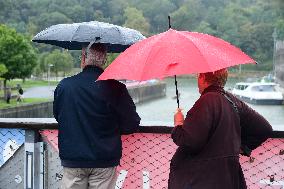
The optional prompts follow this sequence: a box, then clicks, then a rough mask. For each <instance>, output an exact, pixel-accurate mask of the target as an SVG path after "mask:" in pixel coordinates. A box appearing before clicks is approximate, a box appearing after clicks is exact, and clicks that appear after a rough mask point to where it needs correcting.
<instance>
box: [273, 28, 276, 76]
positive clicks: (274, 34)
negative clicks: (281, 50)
mask: <svg viewBox="0 0 284 189" xmlns="http://www.w3.org/2000/svg"><path fill="white" fill-rule="evenodd" d="M272 37H273V77H275V75H276V73H275V63H276V62H275V55H276V39H277V32H276V28H274V31H273V33H272Z"/></svg>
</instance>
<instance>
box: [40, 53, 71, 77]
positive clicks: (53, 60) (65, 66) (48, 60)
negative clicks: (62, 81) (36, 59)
mask: <svg viewBox="0 0 284 189" xmlns="http://www.w3.org/2000/svg"><path fill="white" fill-rule="evenodd" d="M73 64H74V63H73V58H72V56H71V55H70V53H68V51H64V52H60V51H59V50H54V51H52V52H51V53H50V54H48V55H47V56H46V57H45V58H44V67H45V69H48V67H50V69H51V71H53V72H54V73H55V75H56V77H57V76H58V73H59V72H63V75H64V76H65V74H66V73H69V72H70V71H71V70H72V68H73Z"/></svg>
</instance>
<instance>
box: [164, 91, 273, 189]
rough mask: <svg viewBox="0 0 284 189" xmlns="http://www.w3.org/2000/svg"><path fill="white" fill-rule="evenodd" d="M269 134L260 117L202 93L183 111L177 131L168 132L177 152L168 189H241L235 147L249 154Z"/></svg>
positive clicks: (246, 108)
mask: <svg viewBox="0 0 284 189" xmlns="http://www.w3.org/2000/svg"><path fill="white" fill-rule="evenodd" d="M224 94H226V95H225V96H227V97H229V100H231V101H232V102H233V104H235V105H236V107H237V111H238V112H237V111H236V109H235V108H234V107H233V104H232V103H230V101H229V100H228V99H227V98H226V97H225V96H224ZM271 131H272V127H271V125H270V124H269V123H268V122H267V121H266V120H265V119H264V118H263V117H262V116H261V115H260V114H258V113H257V112H255V111H254V110H252V109H251V108H250V107H249V106H247V105H246V104H245V103H243V102H242V101H240V100H238V99H237V98H236V97H235V96H233V95H232V94H230V93H228V92H225V91H224V90H223V89H222V88H220V87H215V86H210V87H208V88H207V89H205V90H204V92H203V93H202V95H201V97H200V98H199V99H198V100H197V101H196V103H195V104H194V106H193V107H192V108H191V109H190V110H189V111H188V113H187V116H186V118H185V121H184V124H183V126H177V127H175V128H174V129H173V132H172V138H173V141H174V143H175V144H177V145H178V146H179V147H178V149H177V151H176V153H175V154H174V156H173V158H172V160H171V165H170V176H169V189H245V188H246V184H245V179H244V176H243V173H242V169H241V166H240V163H239V153H240V149H241V146H245V148H246V150H247V151H248V149H249V150H253V149H255V148H256V147H257V146H259V145H260V144H261V143H262V142H264V141H265V140H266V139H267V138H268V137H269V135H270V134H271ZM241 138H242V140H241ZM241 143H242V144H241ZM248 153H249V152H248Z"/></svg>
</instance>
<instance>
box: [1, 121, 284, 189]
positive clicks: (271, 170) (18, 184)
mask: <svg viewBox="0 0 284 189" xmlns="http://www.w3.org/2000/svg"><path fill="white" fill-rule="evenodd" d="M20 125H21V124H20ZM30 126H32V127H33V129H35V128H38V129H39V128H43V129H41V130H30V129H28V130H26V131H24V130H22V129H0V138H1V140H0V150H1V152H0V156H1V157H2V159H3V160H2V162H1V164H0V165H1V167H0V188H1V189H6V188H7V189H8V188H24V187H26V188H49V189H53V188H60V182H61V180H62V176H63V174H62V167H61V166H60V160H59V157H58V138H57V135H58V131H57V130H49V129H48V128H55V127H56V126H54V125H53V126H52V127H51V126H50V127H49V126H47V127H46V126H45V127H40V124H38V125H34V124H32V125H29V124H26V125H24V127H25V128H28V127H30ZM17 127H20V126H17ZM170 130H171V128H169V127H141V129H140V132H139V133H135V134H132V135H126V136H123V137H122V141H123V155H122V159H121V163H120V166H118V179H117V183H116V189H119V188H126V189H128V188H131V189H135V188H139V189H140V188H143V189H148V188H153V189H162V188H167V181H168V174H169V162H170V159H171V158H172V156H173V153H174V152H175V150H176V145H175V144H174V143H173V142H172V140H171V138H170V134H169V132H170ZM38 133H40V135H37V134H38ZM38 136H40V137H38ZM274 137H276V138H270V139H268V140H267V141H266V142H265V143H263V144H262V145H261V146H260V147H258V148H257V149H256V150H254V151H253V152H252V154H251V157H244V156H240V162H241V165H242V168H243V171H244V175H245V178H246V182H247V185H248V188H249V189H260V188H261V189H262V188H273V189H276V188H284V135H283V133H281V132H275V133H274ZM42 141H43V142H42ZM23 142H25V145H21V144H22V143H23ZM4 154H5V158H4ZM31 165H32V166H31Z"/></svg>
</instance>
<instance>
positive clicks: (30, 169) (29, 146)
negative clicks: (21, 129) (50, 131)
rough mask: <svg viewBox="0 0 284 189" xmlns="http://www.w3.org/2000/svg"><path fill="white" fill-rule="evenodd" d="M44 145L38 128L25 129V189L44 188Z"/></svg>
mask: <svg viewBox="0 0 284 189" xmlns="http://www.w3.org/2000/svg"><path fill="white" fill-rule="evenodd" d="M43 153H44V146H43V142H40V134H39V132H38V130H26V131H25V166H24V169H25V172H24V177H25V179H24V181H25V182H24V184H25V185H24V186H25V187H24V188H25V189H44V154H43Z"/></svg>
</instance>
